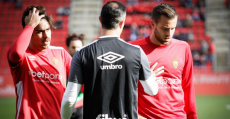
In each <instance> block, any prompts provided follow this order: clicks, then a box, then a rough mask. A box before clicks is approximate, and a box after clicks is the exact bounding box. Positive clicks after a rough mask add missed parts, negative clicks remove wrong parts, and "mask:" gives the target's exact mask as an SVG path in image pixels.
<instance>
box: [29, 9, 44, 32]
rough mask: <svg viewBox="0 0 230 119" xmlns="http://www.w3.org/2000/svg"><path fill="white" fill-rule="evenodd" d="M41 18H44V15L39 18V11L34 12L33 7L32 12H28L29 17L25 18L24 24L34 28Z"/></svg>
mask: <svg viewBox="0 0 230 119" xmlns="http://www.w3.org/2000/svg"><path fill="white" fill-rule="evenodd" d="M42 17H45V15H44V14H43V15H40V16H39V10H36V8H35V7H34V8H33V10H30V13H29V15H28V16H26V17H25V24H26V25H30V26H32V27H33V28H35V27H36V26H37V25H38V24H39V22H40V20H41V18H42Z"/></svg>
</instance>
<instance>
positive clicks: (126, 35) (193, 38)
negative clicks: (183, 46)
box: [0, 0, 230, 119]
mask: <svg viewBox="0 0 230 119" xmlns="http://www.w3.org/2000/svg"><path fill="white" fill-rule="evenodd" d="M108 1H111V0H58V1H56V0H0V53H1V55H0V118H1V119H13V118H15V112H16V99H15V88H14V84H13V80H12V77H11V74H10V69H9V66H8V63H7V58H6V54H7V50H8V49H9V47H10V46H11V44H12V43H13V42H14V40H15V39H16V38H17V36H18V35H19V34H20V33H21V31H22V25H21V17H22V13H23V11H24V10H25V8H26V7H28V6H30V5H43V6H45V7H46V11H47V13H48V14H49V15H52V17H53V19H54V21H55V24H56V26H57V27H58V28H57V29H53V30H52V42H51V45H54V46H62V47H64V48H65V49H66V44H65V40H66V37H67V36H68V34H73V33H76V34H81V33H83V34H85V36H86V40H85V41H84V45H87V44H89V43H91V42H92V41H93V40H95V39H97V38H98V37H99V35H100V27H101V26H100V22H99V20H98V17H99V15H100V11H101V7H102V5H103V4H105V3H106V2H108ZM117 1H120V2H122V3H123V4H125V6H126V7H127V17H126V23H125V27H124V30H123V32H122V34H121V38H123V39H124V40H125V41H130V40H137V39H140V38H144V37H146V36H148V35H149V34H150V33H151V27H150V20H151V17H150V13H151V11H152V9H153V8H154V7H155V6H156V5H158V4H160V3H162V2H164V3H169V4H171V5H173V6H174V7H175V8H176V10H177V12H178V15H179V18H178V23H177V28H176V31H175V33H174V38H176V39H179V40H184V41H186V42H188V43H189V45H190V47H191V52H192V55H193V63H194V86H195V92H196V102H197V113H198V118H199V119H230V0H117Z"/></svg>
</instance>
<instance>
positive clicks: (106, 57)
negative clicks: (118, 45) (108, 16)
mask: <svg viewBox="0 0 230 119" xmlns="http://www.w3.org/2000/svg"><path fill="white" fill-rule="evenodd" d="M124 57H125V56H123V55H120V54H117V53H114V52H107V53H105V54H103V55H101V56H98V57H97V59H99V60H102V61H104V62H107V63H110V64H111V63H114V62H116V61H119V60H121V59H122V58H124Z"/></svg>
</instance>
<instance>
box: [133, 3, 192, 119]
mask: <svg viewBox="0 0 230 119" xmlns="http://www.w3.org/2000/svg"><path fill="white" fill-rule="evenodd" d="M151 17H152V20H151V27H152V33H151V35H150V36H148V37H146V38H144V39H141V40H137V41H133V42H130V43H132V44H135V45H139V46H140V47H141V48H142V49H143V50H144V52H145V53H146V55H147V57H148V60H149V61H150V66H151V65H153V63H155V62H158V63H159V64H158V66H164V73H162V74H161V76H162V77H163V79H160V80H157V83H158V87H159V91H158V94H157V95H155V96H151V95H147V94H146V93H145V92H144V89H143V87H142V85H138V113H139V115H141V116H143V117H145V118H147V119H196V118H197V114H196V101H195V93H194V86H193V76H192V75H193V62H192V56H191V50H190V47H189V45H188V44H187V43H186V42H184V41H180V40H177V39H173V38H172V36H173V34H174V31H175V28H176V24H177V18H178V15H177V12H176V10H175V9H174V8H173V6H171V5H169V4H165V3H162V4H160V5H158V6H156V7H155V8H154V9H153V11H152V15H151Z"/></svg>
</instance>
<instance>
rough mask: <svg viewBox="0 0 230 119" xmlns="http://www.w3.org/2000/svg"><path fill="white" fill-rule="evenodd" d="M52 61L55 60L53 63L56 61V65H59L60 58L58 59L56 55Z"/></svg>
mask: <svg viewBox="0 0 230 119" xmlns="http://www.w3.org/2000/svg"><path fill="white" fill-rule="evenodd" d="M52 61H53V63H54V64H55V65H58V64H59V62H58V59H57V58H56V57H53V59H52Z"/></svg>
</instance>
